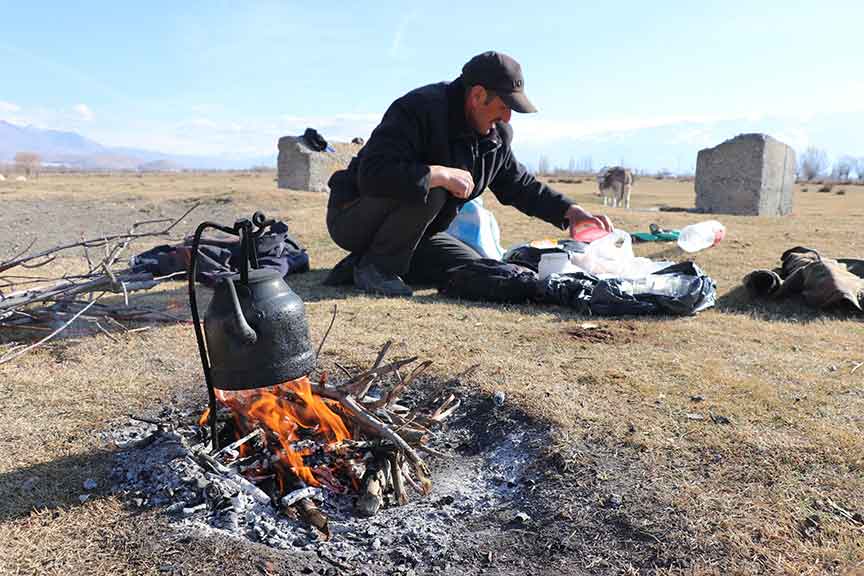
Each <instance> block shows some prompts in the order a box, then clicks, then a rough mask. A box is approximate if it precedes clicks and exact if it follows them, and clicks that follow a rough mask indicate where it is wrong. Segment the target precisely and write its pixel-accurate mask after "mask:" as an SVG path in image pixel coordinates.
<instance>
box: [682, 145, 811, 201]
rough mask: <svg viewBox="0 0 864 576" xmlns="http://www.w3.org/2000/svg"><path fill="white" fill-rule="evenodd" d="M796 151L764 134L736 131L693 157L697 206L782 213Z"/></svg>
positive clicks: (792, 181)
mask: <svg viewBox="0 0 864 576" xmlns="http://www.w3.org/2000/svg"><path fill="white" fill-rule="evenodd" d="M795 168H796V162H795V151H794V150H793V149H792V148H790V147H789V146H787V145H786V144H784V143H782V142H780V141H779V140H775V139H774V138H771V137H770V136H768V135H766V134H740V135H738V136H736V137H735V138H732V139H731V140H727V141H725V142H723V143H722V144H719V145H717V146H715V147H714V148H705V149H704V150H700V151H699V154H698V156H697V160H696V181H695V187H696V209H697V210H699V211H700V212H714V213H721V214H742V215H753V216H785V215H787V214H789V213H790V212H791V211H792V188H793V185H794V184H795Z"/></svg>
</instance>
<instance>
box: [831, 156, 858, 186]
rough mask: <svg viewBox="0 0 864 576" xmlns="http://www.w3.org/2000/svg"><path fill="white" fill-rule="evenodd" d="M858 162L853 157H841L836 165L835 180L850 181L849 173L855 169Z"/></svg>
mask: <svg viewBox="0 0 864 576" xmlns="http://www.w3.org/2000/svg"><path fill="white" fill-rule="evenodd" d="M855 164H856V160H855V158H853V157H852V156H841V157H840V159H839V160H837V162H836V163H835V164H834V170H833V172H834V178H835V179H836V180H840V181H847V180H849V173H850V172H852V170H854V169H855Z"/></svg>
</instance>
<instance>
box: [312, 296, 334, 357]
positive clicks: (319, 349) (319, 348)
mask: <svg viewBox="0 0 864 576" xmlns="http://www.w3.org/2000/svg"><path fill="white" fill-rule="evenodd" d="M334 322H336V304H333V316H332V317H331V318H330V325H329V326H327V331H326V332H324V337H323V338H321V343H320V344H318V351H317V352H315V364H318V360H319V358H321V349H322V348H324V342H326V341H327V336H329V335H330V329H331V328H333V323H334Z"/></svg>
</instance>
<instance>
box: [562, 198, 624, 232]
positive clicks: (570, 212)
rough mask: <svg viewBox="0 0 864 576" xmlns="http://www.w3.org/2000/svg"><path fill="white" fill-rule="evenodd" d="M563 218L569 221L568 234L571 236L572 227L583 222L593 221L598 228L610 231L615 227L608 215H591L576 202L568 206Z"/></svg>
mask: <svg viewBox="0 0 864 576" xmlns="http://www.w3.org/2000/svg"><path fill="white" fill-rule="evenodd" d="M564 218H566V219H567V220H569V221H570V236H571V237H572V236H573V228H574V226H576V225H579V224H584V223H585V222H593V223H594V224H595V225H596V226H598V227H599V228H602V229H603V230H606V231H607V232H612V231H614V230H615V227H614V226H612V221H611V220H609V217H608V216H606V215H605V214H599V215H597V216H594V215H592V214H591V213H590V212H586V211H585V210H584V209H582V207H581V206H579V205H577V204H573V205H572V206H570V208H568V209H567V212H565V213H564Z"/></svg>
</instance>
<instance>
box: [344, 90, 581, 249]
mask: <svg viewBox="0 0 864 576" xmlns="http://www.w3.org/2000/svg"><path fill="white" fill-rule="evenodd" d="M464 106H465V86H464V84H463V82H462V79H461V77H460V78H457V79H456V80H455V81H453V82H449V83H448V82H441V83H438V84H430V85H428V86H423V87H421V88H417V89H416V90H412V91H411V92H409V93H408V94H406V95H405V96H402V97H401V98H399V99H398V100H396V101H395V102H393V104H391V105H390V108H389V109H388V110H387V112H386V113H385V114H384V118H383V119H382V120H381V123H380V124H379V125H378V127H377V128H375V130H374V131H373V132H372V135H371V136H370V137H369V141H368V142H367V143H366V145H365V146H364V147H363V148H362V149H361V150H360V152H359V153H358V154H357V157H356V158H354V159H352V160H351V163H350V164H349V166H348V168H347V169H346V170H340V171H338V172H336V173H335V174H334V175H333V176H332V177H331V178H330V194H331V203H334V202H335V203H336V204H337V205H346V204H349V203H351V202H352V201H354V200H356V199H357V198H359V197H361V196H381V197H390V198H404V199H405V200H406V201H413V202H424V201H425V199H426V195H427V194H428V193H429V180H430V176H429V166H430V165H436V164H437V165H441V166H448V167H451V168H461V169H463V170H467V171H468V172H470V173H471V175H472V176H473V178H474V191H473V192H472V194H471V196H470V198H468V200H471V199H473V198H476V197H477V196H479V195H480V194H482V193H483V190H485V189H486V187H487V186H488V187H489V189H490V190H492V192H493V193H494V194H495V196H496V197H497V198H498V200H499V201H500V202H501V203H502V204H506V205H512V206H515V207H516V208H518V209H519V210H520V211H521V212H524V213H525V214H528V215H529V216H536V217H538V218H541V219H542V220H545V221H546V222H549V223H550V224H553V225H554V226H558V227H560V228H562V229H564V228H566V227H567V224H568V222H567V221H566V220H565V218H564V213H565V212H566V211H567V209H568V208H569V207H570V205H571V204H572V202H570V201H569V200H567V199H566V198H565V197H564V196H562V195H561V194H558V193H557V192H555V191H553V190H552V189H550V188H549V187H548V186H547V185H545V184H543V183H542V182H538V181H537V180H536V179H535V178H534V176H532V175H531V174H529V173H528V171H527V170H525V167H524V166H523V165H522V164H520V163H519V162H518V161H517V160H516V158H515V157H514V156H513V152H512V150H511V149H510V142H511V140H512V139H513V129H512V128H511V127H510V126H509V125H508V124H507V123H505V122H498V123H497V124H496V125H495V127H494V128H493V129H492V130H491V131H490V133H489V134H487V135H485V136H479V135H477V134H476V132H474V130H472V129H471V128H470V127H469V125H468V123H467V121H466V119H465V108H464ZM468 200H462V199H458V198H454V197H453V196H448V200H447V202H446V204H445V205H444V207H443V208H442V209H441V212H439V214H438V216H437V217H436V218H435V220H434V221H433V222H432V223H431V224H430V225H429V227H428V228H427V229H426V235H427V236H429V235H432V234H436V233H438V232H442V231H444V230H446V229H447V227H448V226H449V225H450V222H451V221H452V220H453V218H454V217H455V216H456V212H457V211H458V209H459V207H460V206H461V205H462V204H464V203H465V202H467V201H468Z"/></svg>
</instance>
